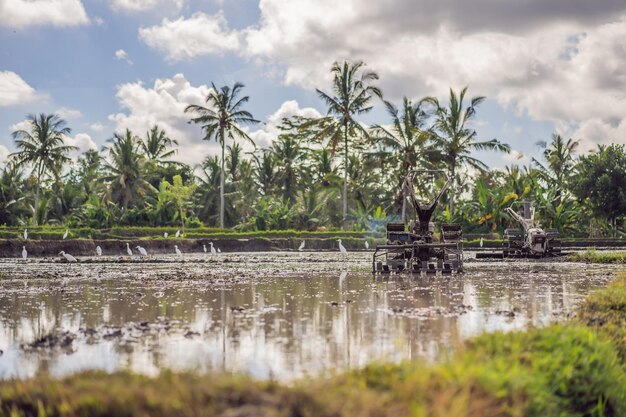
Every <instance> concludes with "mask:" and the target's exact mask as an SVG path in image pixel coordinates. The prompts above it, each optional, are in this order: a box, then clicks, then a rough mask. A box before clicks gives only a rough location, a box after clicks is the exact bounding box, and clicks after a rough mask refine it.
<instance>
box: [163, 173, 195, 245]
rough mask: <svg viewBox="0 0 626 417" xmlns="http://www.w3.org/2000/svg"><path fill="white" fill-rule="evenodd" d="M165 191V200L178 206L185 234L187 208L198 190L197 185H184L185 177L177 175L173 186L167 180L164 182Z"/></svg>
mask: <svg viewBox="0 0 626 417" xmlns="http://www.w3.org/2000/svg"><path fill="white" fill-rule="evenodd" d="M163 189H164V191H165V198H166V199H169V200H171V201H173V202H174V205H176V209H177V210H178V214H179V215H180V225H181V227H182V229H183V234H184V233H185V206H186V205H187V203H188V202H189V200H190V199H191V196H192V195H193V193H194V191H195V190H196V184H190V185H185V184H183V177H181V176H180V175H175V176H174V178H173V181H172V183H171V184H170V183H169V182H168V181H167V180H163Z"/></svg>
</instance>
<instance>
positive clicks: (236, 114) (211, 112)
mask: <svg viewBox="0 0 626 417" xmlns="http://www.w3.org/2000/svg"><path fill="white" fill-rule="evenodd" d="M211 85H212V86H213V89H212V90H211V92H210V93H209V95H208V96H207V97H206V100H205V102H206V104H207V107H203V106H199V105H196V104H191V105H189V106H187V107H186V108H185V113H195V114H197V115H198V116H197V117H194V118H192V119H191V121H192V122H194V123H196V124H201V125H202V130H203V131H204V134H205V135H204V137H203V139H204V140H211V139H215V140H216V141H218V142H219V143H220V146H221V148H222V167H221V172H220V227H222V228H223V227H224V145H225V141H226V138H227V137H228V138H230V139H232V140H233V141H234V140H235V139H236V138H239V139H246V140H247V141H249V142H250V143H252V144H253V145H254V142H253V141H252V139H251V138H250V136H248V134H247V133H246V132H244V131H243V130H242V128H241V127H240V126H239V124H255V123H259V121H258V120H256V119H255V118H254V117H252V114H251V113H250V112H248V111H246V110H242V106H243V105H244V104H245V103H247V102H248V100H249V99H250V97H248V96H244V97H242V98H238V97H237V96H238V95H239V91H240V90H241V89H242V88H243V87H244V85H243V84H241V83H235V84H234V85H233V88H232V89H231V88H230V87H228V86H224V87H222V88H221V89H220V90H218V89H217V88H216V87H215V84H211Z"/></svg>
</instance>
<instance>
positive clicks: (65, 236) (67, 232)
mask: <svg viewBox="0 0 626 417" xmlns="http://www.w3.org/2000/svg"><path fill="white" fill-rule="evenodd" d="M69 234H70V229H65V233H63V239H67V235H69Z"/></svg>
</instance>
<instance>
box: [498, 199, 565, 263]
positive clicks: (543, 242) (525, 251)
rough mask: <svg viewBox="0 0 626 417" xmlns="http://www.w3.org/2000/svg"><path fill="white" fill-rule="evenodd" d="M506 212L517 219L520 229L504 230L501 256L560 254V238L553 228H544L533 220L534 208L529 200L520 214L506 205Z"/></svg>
mask: <svg viewBox="0 0 626 417" xmlns="http://www.w3.org/2000/svg"><path fill="white" fill-rule="evenodd" d="M506 211H507V213H509V215H510V216H511V218H512V219H513V220H515V221H517V222H518V223H519V224H520V225H521V226H522V229H521V230H520V229H518V228H508V229H506V230H505V231H504V243H503V245H504V249H503V251H502V256H503V257H505V258H506V257H535V258H543V257H546V256H558V255H560V254H561V240H560V237H559V232H558V231H557V230H555V229H546V230H545V231H544V229H542V228H541V226H540V225H539V224H538V223H537V222H536V221H535V208H534V207H532V205H531V204H530V201H529V200H525V201H524V204H523V212H522V214H519V213H517V212H516V211H515V210H513V208H511V207H507V209H506Z"/></svg>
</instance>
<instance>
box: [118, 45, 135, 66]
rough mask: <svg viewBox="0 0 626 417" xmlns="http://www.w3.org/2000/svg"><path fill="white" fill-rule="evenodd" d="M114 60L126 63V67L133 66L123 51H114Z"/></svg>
mask: <svg viewBox="0 0 626 417" xmlns="http://www.w3.org/2000/svg"><path fill="white" fill-rule="evenodd" d="M115 59H117V60H118V61H126V63H127V64H128V65H133V61H131V60H130V58H129V57H128V54H127V53H126V51H125V50H123V49H118V50H117V51H115Z"/></svg>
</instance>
